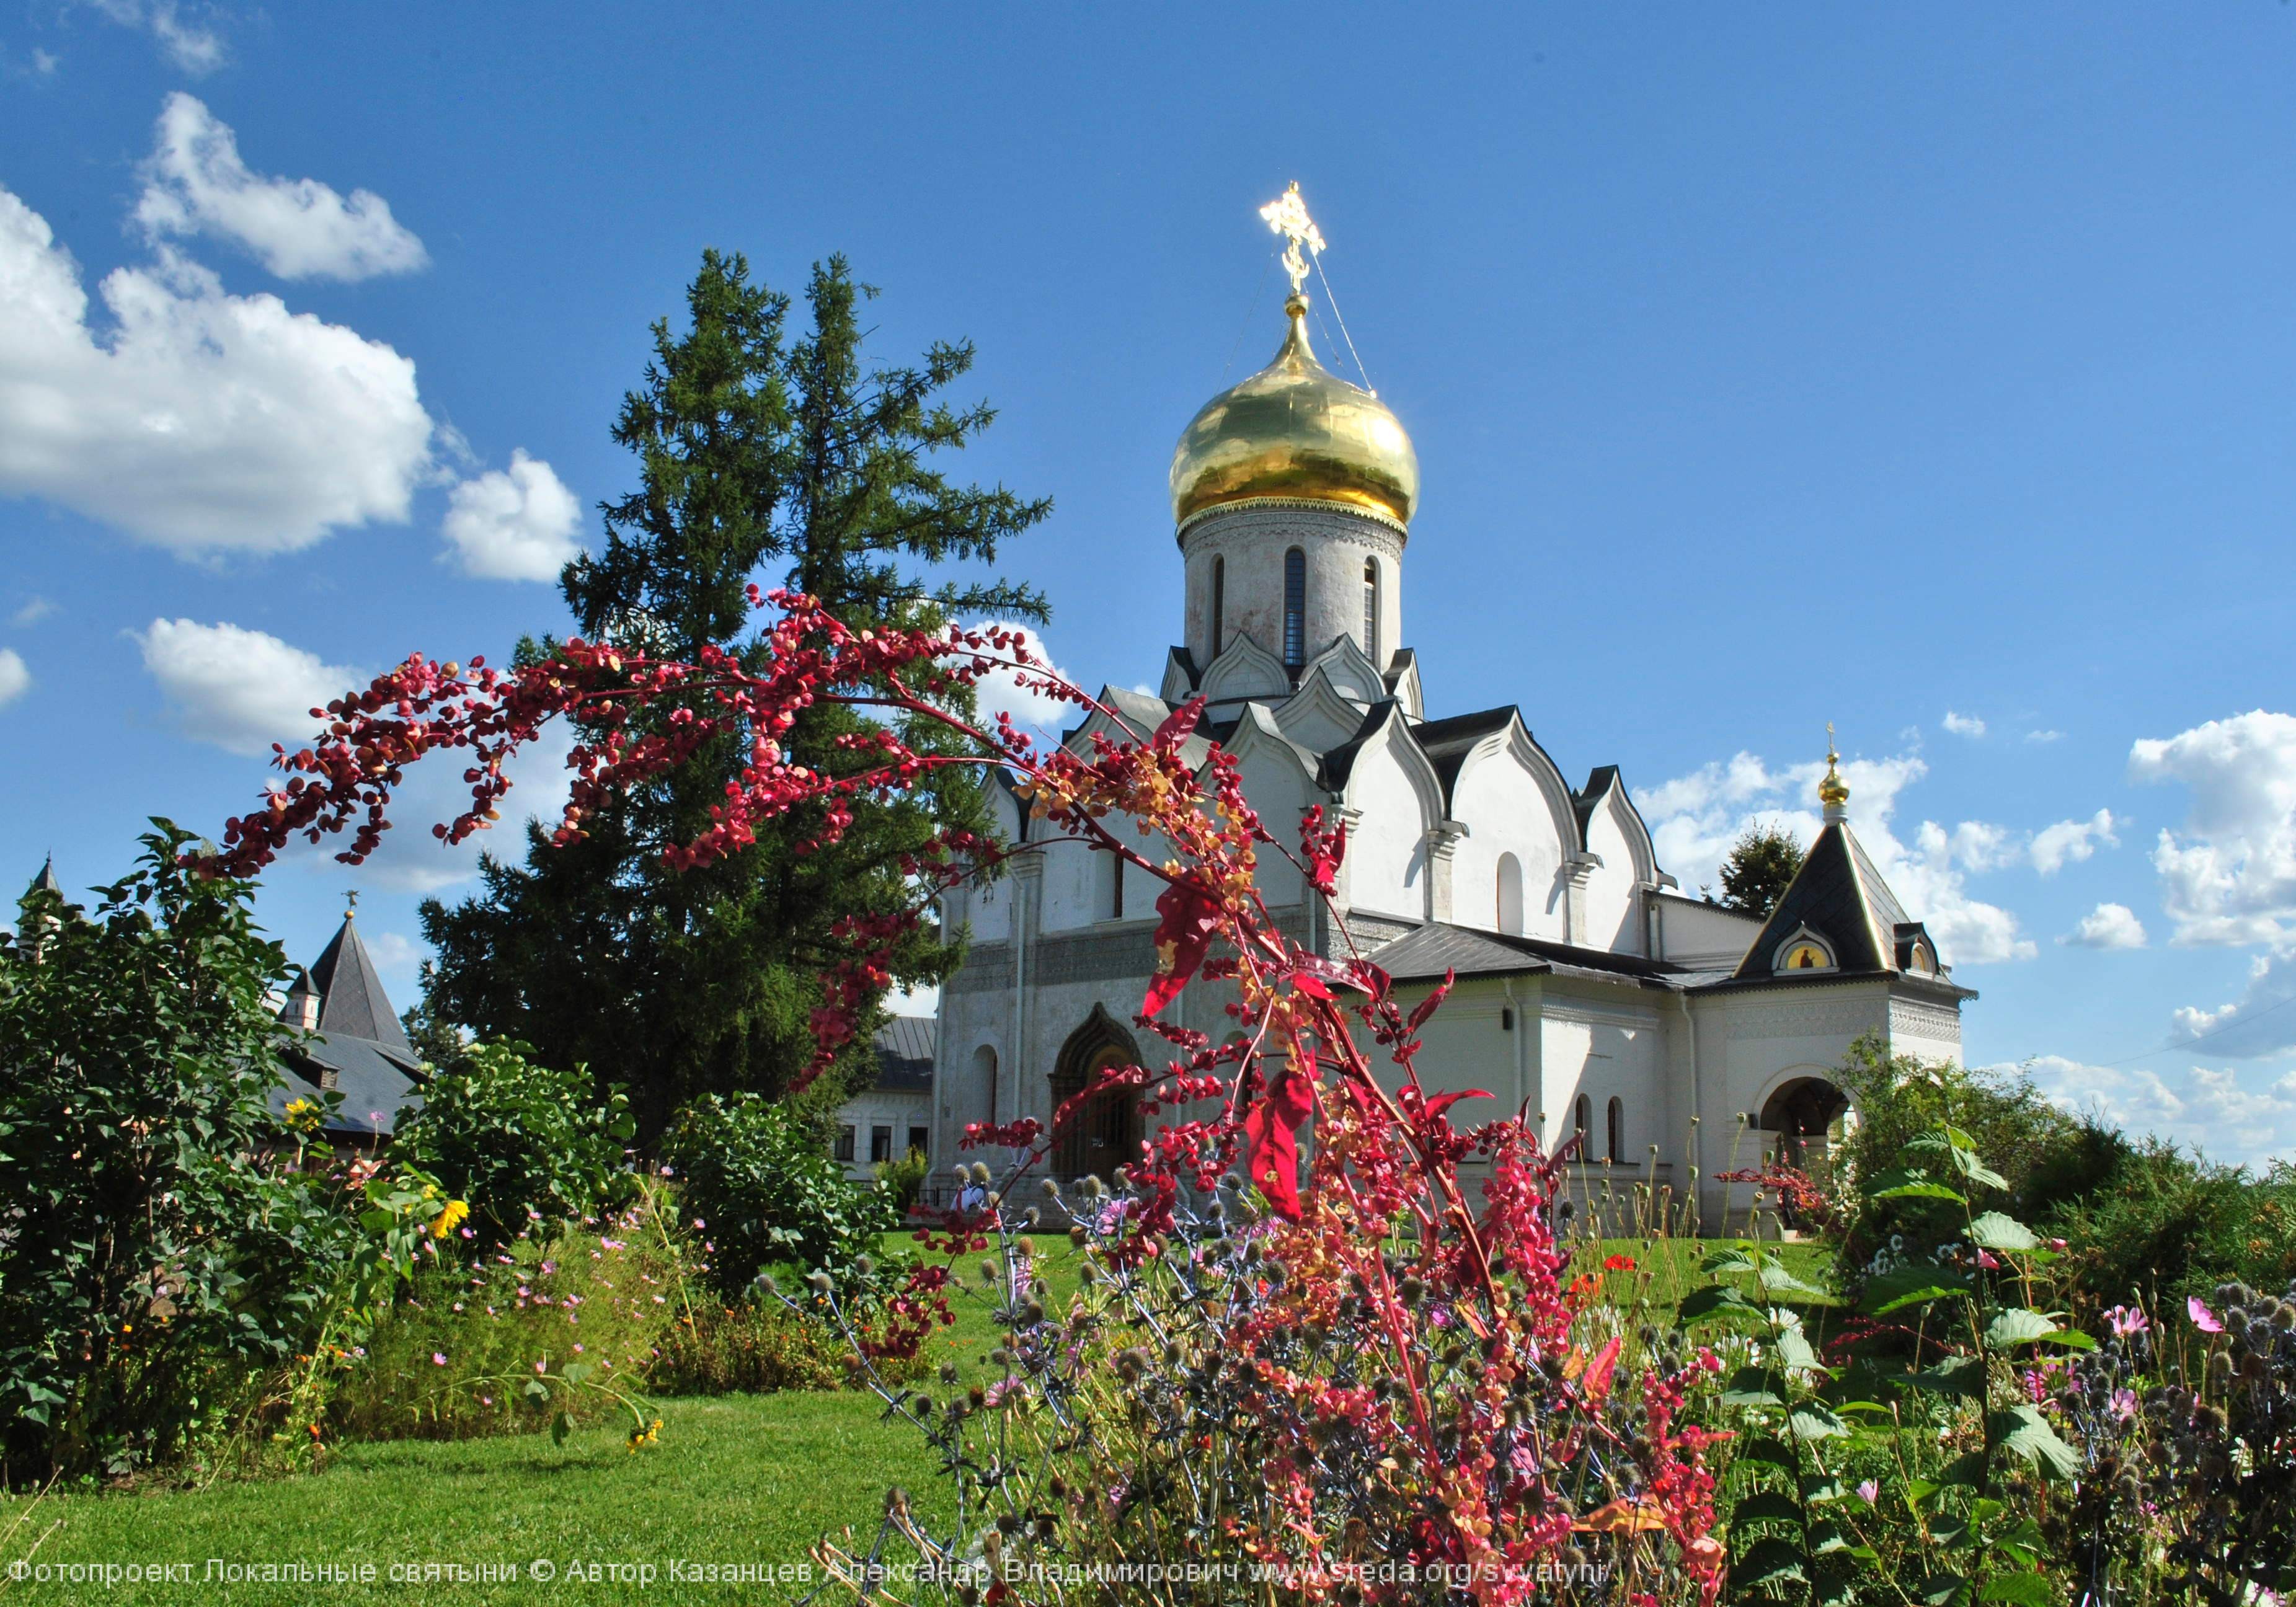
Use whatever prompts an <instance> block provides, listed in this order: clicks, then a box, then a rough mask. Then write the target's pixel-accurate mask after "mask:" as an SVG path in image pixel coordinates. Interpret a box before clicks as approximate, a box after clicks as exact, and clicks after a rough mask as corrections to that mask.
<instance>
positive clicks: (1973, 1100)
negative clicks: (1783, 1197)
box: [1830, 1038, 2116, 1286]
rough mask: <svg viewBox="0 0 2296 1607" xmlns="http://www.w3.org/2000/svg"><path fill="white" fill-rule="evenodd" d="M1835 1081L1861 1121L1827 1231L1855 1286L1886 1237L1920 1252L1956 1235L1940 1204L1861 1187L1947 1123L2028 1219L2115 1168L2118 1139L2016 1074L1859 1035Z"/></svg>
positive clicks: (1958, 1227) (1950, 1212)
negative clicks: (1937, 1059) (1925, 1057)
mask: <svg viewBox="0 0 2296 1607" xmlns="http://www.w3.org/2000/svg"><path fill="white" fill-rule="evenodd" d="M1836 1079H1837V1081H1838V1082H1839V1083H1840V1085H1841V1088H1842V1091H1843V1092H1844V1093H1846V1094H1848V1095H1849V1098H1850V1100H1851V1102H1852V1103H1854V1104H1855V1105H1856V1107H1857V1118H1858V1119H1857V1122H1856V1123H1855V1124H1854V1125H1853V1126H1852V1127H1850V1129H1849V1135H1848V1137H1847V1139H1846V1140H1845V1144H1844V1148H1843V1152H1842V1155H1841V1162H1842V1164H1841V1165H1840V1166H1838V1167H1837V1168H1836V1171H1837V1176H1846V1177H1847V1178H1848V1179H1849V1186H1848V1189H1847V1197H1846V1198H1845V1199H1844V1200H1843V1201H1841V1209H1840V1210H1839V1211H1838V1213H1837V1215H1836V1217H1835V1219H1834V1221H1833V1225H1832V1227H1831V1229H1830V1232H1831V1234H1832V1235H1833V1238H1834V1240H1835V1243H1836V1248H1837V1250H1838V1251H1839V1263H1838V1269H1839V1272H1840V1274H1841V1275H1842V1276H1843V1277H1844V1278H1845V1279H1846V1280H1847V1281H1848V1282H1849V1283H1850V1284H1851V1285H1853V1286H1854V1285H1855V1284H1856V1283H1857V1279H1858V1277H1859V1275H1860V1271H1861V1269H1862V1268H1863V1267H1866V1265H1867V1264H1868V1263H1869V1262H1870V1261H1871V1259H1873V1257H1874V1255H1875V1254H1876V1253H1877V1252H1878V1251H1881V1250H1884V1249H1886V1248H1888V1247H1889V1246H1890V1242H1891V1240H1892V1239H1895V1240H1897V1241H1898V1248H1897V1250H1896V1251H1895V1252H1894V1253H1896V1254H1898V1255H1901V1256H1902V1255H1906V1254H1913V1255H1916V1256H1919V1255H1926V1254H1927V1253H1928V1251H1929V1250H1931V1249H1933V1248H1935V1247H1936V1246H1938V1245H1939V1244H1941V1243H1946V1242H1951V1241H1952V1240H1955V1239H1956V1238H1958V1237H1959V1235H1960V1234H1961V1231H1962V1226H1963V1224H1962V1219H1961V1215H1960V1213H1959V1212H1958V1211H1957V1210H1955V1209H1951V1208H1950V1207H1948V1206H1946V1205H1944V1204H1942V1203H1941V1202H1939V1201H1934V1200H1924V1199H1921V1198H1905V1197H1898V1198H1893V1199H1875V1198H1874V1197H1873V1196H1872V1194H1871V1193H1870V1191H1869V1189H1868V1188H1867V1187H1866V1185H1870V1183H1871V1180H1872V1179H1874V1178H1875V1177H1880V1176H1882V1175H1884V1174H1887V1173H1889V1172H1890V1171H1891V1170H1892V1168H1896V1167H1898V1166H1900V1165H1902V1164H1903V1159H1902V1158H1903V1156H1904V1154H1905V1152H1906V1149H1907V1145H1908V1144H1913V1143H1914V1142H1915V1141H1916V1140H1918V1139H1921V1138H1923V1136H1926V1135H1929V1134H1931V1133H1934V1132H1936V1131H1938V1130H1939V1129H1940V1128H1943V1127H1952V1128H1954V1129H1956V1131H1959V1132H1961V1133H1964V1134H1966V1135H1967V1136H1969V1138H1970V1140H1971V1141H1972V1143H1973V1144H1974V1145H1975V1146H1976V1149H1977V1150H1978V1152H1980V1153H1981V1154H1983V1155H1984V1156H1985V1158H1986V1161H1987V1163H1988V1165H1989V1167H1990V1168H1992V1169H1993V1170H1994V1171H1995V1172H1996V1173H1997V1174H1998V1175H1999V1176H2000V1177H2002V1178H2004V1179H2005V1187H2004V1188H2003V1190H2002V1206H2003V1209H2005V1210H2007V1211H2009V1212H2010V1213H2011V1214H2013V1215H2014V1216H2017V1217H2019V1218H2024V1219H2026V1220H2037V1219H2039V1218H2043V1217H2044V1216H2045V1215H2046V1211H2047V1208H2048V1207H2049V1206H2050V1205H2051V1204H2052V1203H2053V1202H2054V1201H2057V1200H2062V1199H2063V1198H2065V1197H2067V1194H2068V1193H2069V1192H2073V1193H2077V1192H2079V1191H2080V1190H2083V1189H2086V1188H2088V1187H2093V1186H2095V1183H2096V1181H2097V1180H2098V1179H2099V1177H2102V1176H2103V1174H2104V1173H2105V1172H2106V1171H2109V1169H2110V1168H2111V1166H2112V1160H2113V1154H2114V1152H2113V1148H2112V1138H2113V1137H2116V1136H2114V1135H2110V1134H2107V1133H2103V1132H2101V1131H2100V1130H2099V1129H2097V1128H2096V1127H2094V1126H2093V1125H2092V1124H2089V1123H2087V1122H2084V1121H2082V1120H2081V1119H2079V1118H2077V1117H2074V1116H2071V1115H2068V1114H2067V1113H2066V1112H2064V1111H2061V1110H2059V1109H2058V1108H2057V1107H2056V1106H2054V1105H2053V1104H2051V1103H2049V1102H2048V1101H2047V1100H2046V1098H2044V1097H2043V1096H2042V1095H2041V1093H2040V1091H2039V1090H2038V1088H2036V1087H2034V1086H2033V1084H2032V1082H2031V1080H2030V1078H2026V1077H2024V1076H2022V1075H2020V1074H2014V1073H2006V1074H2005V1073H2002V1072H1997V1071H1993V1070H1984V1069H1979V1070H1971V1069H1969V1068H1967V1067H1964V1066H1956V1065H1952V1064H1949V1063H1931V1062H1923V1061H1920V1060H1916V1059H1915V1058H1914V1057H1912V1056H1910V1055H1902V1054H1899V1055H1889V1054H1882V1052H1881V1050H1880V1048H1879V1046H1878V1045H1877V1044H1876V1043H1875V1042H1874V1040H1873V1039H1871V1038H1860V1039H1859V1040H1858V1041H1857V1043H1856V1044H1854V1045H1851V1046H1850V1051H1849V1059H1848V1060H1847V1061H1846V1062H1844V1063H1843V1065H1842V1067H1841V1070H1840V1071H1839V1072H1838V1073H1837V1074H1836Z"/></svg>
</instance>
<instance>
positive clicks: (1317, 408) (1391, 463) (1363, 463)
mask: <svg viewBox="0 0 2296 1607" xmlns="http://www.w3.org/2000/svg"><path fill="white" fill-rule="evenodd" d="M1283 310H1284V311H1285V312H1286V313H1287V314H1289V315H1290V316H1291V319H1292V328H1291V332H1289V333H1287V334H1286V335H1285V336H1284V337H1283V347H1282V348H1281V349H1280V350H1278V351H1277V352H1276V354H1275V361H1274V362H1273V363H1270V364H1269V365H1267V367H1265V368H1263V369H1261V370H1260V371H1259V373H1256V374H1253V375H1252V376H1251V378H1250V379H1248V380H1245V381H1243V382H1242V384H1239V385H1236V386H1234V387H1233V388H1232V389H1227V390H1223V391H1222V392H1220V393H1219V395H1218V396H1216V397H1214V398H1212V399H1211V400H1210V401H1209V402H1206V403H1205V404H1204V406H1203V409H1202V411H1201V412H1200V413H1198V414H1196V416H1195V417H1194V418H1193V419H1192V420H1191V421H1189V423H1188V427H1187V428H1186V429H1185V430H1182V431H1181V432H1180V444H1179V447H1177V449H1176V450H1175V451H1174V452H1173V454H1172V517H1173V520H1174V521H1175V522H1177V523H1179V524H1185V523H1187V521H1189V520H1190V519H1192V518H1193V517H1194V516H1195V515H1196V514H1198V513H1201V512H1203V511H1204V510H1205V509H1207V508H1215V507H1218V506H1220V505H1222V504H1226V503H1234V502H1243V501H1247V500H1249V499H1251V498H1254V497H1262V496H1280V497H1299V498H1302V499H1304V500H1306V501H1309V502H1333V503H1340V504H1344V505H1346V506H1349V507H1355V508H1361V509H1364V510H1365V511H1366V512H1372V513H1376V514H1380V515H1382V516H1383V517H1385V518H1388V519H1391V520H1393V521H1395V522H1396V523H1398V524H1408V523H1409V522H1410V521H1411V511H1412V509H1413V507H1414V506H1415V504H1417V503H1418V501H1419V455H1418V454H1417V453H1415V452H1414V451H1413V450H1412V449H1411V438H1410V437H1409V436H1407V435H1406V434H1405V433H1404V432H1403V426H1402V425H1401V424H1399V423H1398V422H1396V417H1395V414H1392V413H1390V412H1389V411H1388V410H1387V405H1386V404H1385V403H1383V402H1382V401H1381V400H1380V399H1379V398H1377V397H1375V396H1374V395H1373V394H1372V393H1371V392H1370V391H1368V390H1361V389H1357V388H1356V387H1355V386H1353V385H1350V384H1349V383H1348V382H1347V381H1345V380H1342V379H1339V378H1337V377H1335V376H1334V375H1333V374H1331V373H1327V372H1325V370H1324V365H1322V364H1321V363H1318V362H1316V354H1315V352H1314V351H1313V350H1312V349H1311V348H1309V347H1308V302H1307V299H1306V298H1305V297H1302V296H1293V297H1292V299H1290V300H1288V301H1286V302H1285V303H1284V304H1283Z"/></svg>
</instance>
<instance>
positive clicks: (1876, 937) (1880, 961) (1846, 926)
mask: <svg viewBox="0 0 2296 1607" xmlns="http://www.w3.org/2000/svg"><path fill="white" fill-rule="evenodd" d="M1915 926H1917V922H1912V921H1908V920H1907V918H1906V912H1905V909H1904V908H1903V907H1902V906H1900V905H1899V904H1898V899H1897V895H1896V894H1894V893H1892V892H1890V886H1889V883H1887V882H1886V881H1882V873H1881V872H1880V871H1879V870H1877V869H1875V868H1874V862H1873V860H1872V859H1870V858H1868V857H1866V849H1865V848H1864V847H1863V846H1862V845H1861V844H1860V843H1859V842H1858V840H1857V837H1856V836H1855V835H1853V834H1852V833H1851V832H1850V830H1849V826H1848V825H1847V824H1845V823H1843V822H1841V821H1834V822H1833V823H1831V824H1828V825H1827V826H1826V828H1825V830H1824V831H1823V832H1819V833H1818V834H1817V840H1816V842H1814V843H1812V844H1810V846H1809V854H1808V857H1807V858H1805V859H1804V860H1803V861H1802V863H1801V869H1800V871H1799V872H1798V873H1796V874H1795V876H1794V879H1793V882H1792V885H1791V886H1789V887H1788V888H1787V889H1786V890H1785V894H1784V897H1783V898H1780V899H1779V900H1778V906H1777V908H1776V909H1775V910H1773V911H1771V912H1770V918H1769V919H1768V920H1767V921H1766V922H1763V923H1762V931H1761V934H1760V935H1759V937H1757V938H1756V939H1754V941H1753V943H1752V945H1751V947H1748V949H1747V950H1746V957H1745V959H1744V960H1743V961H1742V962H1741V963H1740V964H1739V966H1738V979H1739V980H1742V981H1743V980H1750V979H1751V978H1754V977H1758V976H1759V977H1767V976H1769V975H1770V974H1771V961H1772V958H1773V956H1774V955H1775V951H1776V949H1777V947H1778V945H1779V944H1781V943H1783V942H1784V941H1785V940H1786V939H1788V938H1790V937H1792V935H1793V934H1794V933H1795V932H1797V931H1800V930H1801V929H1802V928H1803V927H1808V929H1809V930H1810V931H1814V932H1816V934H1817V935H1818V936H1819V937H1821V938H1823V939H1825V942H1826V945H1827V947H1830V948H1832V949H1833V964H1834V969H1835V971H1836V972H1889V971H1896V970H1898V969H1899V967H1898V956H1897V947H1898V944H1897V937H1898V929H1899V928H1900V927H1906V928H1914V927H1915Z"/></svg>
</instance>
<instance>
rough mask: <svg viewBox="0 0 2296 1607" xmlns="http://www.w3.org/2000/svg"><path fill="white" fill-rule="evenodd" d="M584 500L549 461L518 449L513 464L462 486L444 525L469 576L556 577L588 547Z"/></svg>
mask: <svg viewBox="0 0 2296 1607" xmlns="http://www.w3.org/2000/svg"><path fill="white" fill-rule="evenodd" d="M581 521H582V505H581V504H579V503H578V502H576V501H575V500H574V493H573V492H571V491H569V490H568V489H567V488H566V487H565V486H564V484H563V483H562V482H561V481H560V480H559V478H558V476H557V475H556V474H555V473H553V471H552V470H551V467H550V465H549V464H548V463H544V462H543V461H542V460H541V459H539V458H533V457H529V456H527V455H526V454H525V453H524V452H523V451H517V452H512V454H511V457H510V467H509V468H508V469H506V470H504V469H493V470H489V471H487V472H486V473H484V474H481V475H480V476H479V477H478V478H477V479H475V480H464V481H463V483H462V484H460V485H458V486H456V487H455V489H454V491H453V493H452V494H451V495H450V496H448V497H447V518H446V522H445V524H444V525H443V526H442V527H441V528H442V529H443V531H444V533H445V535H446V537H447V542H448V543H449V545H451V546H452V547H453V549H454V556H455V561H456V562H458V563H459V564H460V565H461V567H462V570H463V573H464V574H466V575H476V576H478V577H480V578H482V579H488V580H555V579H557V578H558V571H559V570H562V569H563V568H564V567H565V566H566V564H567V562H568V561H569V560H570V559H571V558H573V557H574V556H575V554H576V553H579V552H580V551H581V550H582V549H581V547H580V545H578V543H577V542H576V541H575V539H574V532H575V529H577V528H578V526H579V525H580V523H581Z"/></svg>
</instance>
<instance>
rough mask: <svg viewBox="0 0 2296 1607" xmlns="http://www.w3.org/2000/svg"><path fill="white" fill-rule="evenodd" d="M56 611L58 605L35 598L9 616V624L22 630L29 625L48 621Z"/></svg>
mask: <svg viewBox="0 0 2296 1607" xmlns="http://www.w3.org/2000/svg"><path fill="white" fill-rule="evenodd" d="M55 611H56V605H55V604H54V603H51V602H49V601H48V600H47V599H46V598H45V597H34V598H32V599H31V600H29V602H27V603H25V604H24V606H23V607H21V608H20V609H18V610H17V611H15V612H14V613H12V614H11V615H9V616H8V623H9V624H11V625H13V626H16V627H19V628H20V629H21V627H24V626H27V625H37V624H38V623H39V622H40V621H41V620H43V619H46V618H47V617H48V616H49V615H51V614H53V613H54V612H55Z"/></svg>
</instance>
